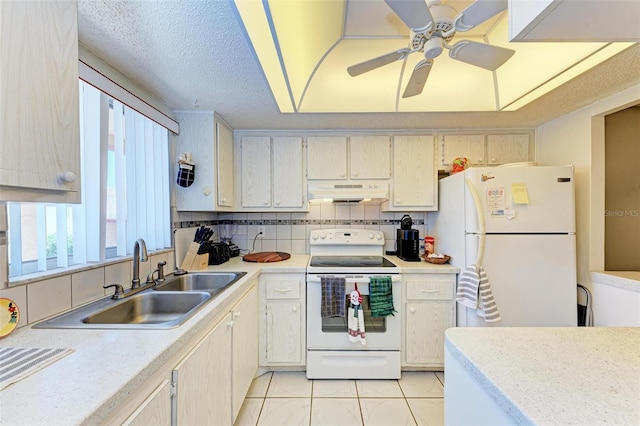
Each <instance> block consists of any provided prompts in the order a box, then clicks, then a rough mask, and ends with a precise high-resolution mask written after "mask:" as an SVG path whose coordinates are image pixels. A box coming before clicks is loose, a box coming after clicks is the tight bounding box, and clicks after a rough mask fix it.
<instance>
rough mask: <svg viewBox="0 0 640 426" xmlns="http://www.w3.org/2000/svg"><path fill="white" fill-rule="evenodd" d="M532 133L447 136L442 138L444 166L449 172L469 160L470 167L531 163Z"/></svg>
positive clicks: (442, 165)
mask: <svg viewBox="0 0 640 426" xmlns="http://www.w3.org/2000/svg"><path fill="white" fill-rule="evenodd" d="M531 135H532V133H531V132H529V131H524V132H522V133H515V132H514V133H486V132H482V133H475V134H444V135H442V137H441V141H442V144H441V149H442V155H441V159H442V163H441V165H440V166H441V167H443V168H446V167H447V166H451V165H452V164H453V160H455V159H456V158H458V157H465V158H467V159H468V160H469V163H468V166H497V165H500V164H506V163H519V162H526V161H530V159H531V154H530V152H531V145H530V140H531V139H532V136H531Z"/></svg>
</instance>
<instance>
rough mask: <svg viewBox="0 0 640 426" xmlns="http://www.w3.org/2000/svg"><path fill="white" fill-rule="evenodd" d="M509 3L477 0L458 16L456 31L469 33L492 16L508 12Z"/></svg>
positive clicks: (455, 22) (502, 0) (454, 24)
mask: <svg viewBox="0 0 640 426" xmlns="http://www.w3.org/2000/svg"><path fill="white" fill-rule="evenodd" d="M507 2H508V0H476V1H475V2H473V3H471V4H470V5H469V7H467V8H466V9H464V10H463V11H462V12H460V13H459V14H458V16H456V18H455V20H454V22H453V26H454V27H455V29H456V31H469V30H470V29H471V28H473V27H475V26H476V25H479V24H481V23H483V22H484V21H486V20H487V19H489V18H491V17H492V16H495V15H497V14H498V13H500V12H502V11H503V10H507Z"/></svg>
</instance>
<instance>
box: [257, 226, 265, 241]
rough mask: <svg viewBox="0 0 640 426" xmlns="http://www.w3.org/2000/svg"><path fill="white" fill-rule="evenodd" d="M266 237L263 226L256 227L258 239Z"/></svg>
mask: <svg viewBox="0 0 640 426" xmlns="http://www.w3.org/2000/svg"><path fill="white" fill-rule="evenodd" d="M265 236H266V231H265V230H264V226H258V238H264V237H265Z"/></svg>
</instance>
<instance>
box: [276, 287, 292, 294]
mask: <svg viewBox="0 0 640 426" xmlns="http://www.w3.org/2000/svg"><path fill="white" fill-rule="evenodd" d="M275 291H276V292H278V293H289V292H290V291H291V289H290V288H276V289H275Z"/></svg>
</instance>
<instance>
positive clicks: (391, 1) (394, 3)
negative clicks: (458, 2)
mask: <svg viewBox="0 0 640 426" xmlns="http://www.w3.org/2000/svg"><path fill="white" fill-rule="evenodd" d="M384 2H385V3H386V4H387V5H388V6H389V7H390V8H391V10H393V11H394V12H395V14H396V15H398V17H400V19H402V21H403V22H404V23H405V24H406V25H407V27H409V28H411V30H412V31H413V32H414V33H421V32H424V31H427V30H429V29H430V28H432V27H433V26H434V23H433V16H431V12H430V11H429V6H427V3H426V2H425V1H424V0H384Z"/></svg>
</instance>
